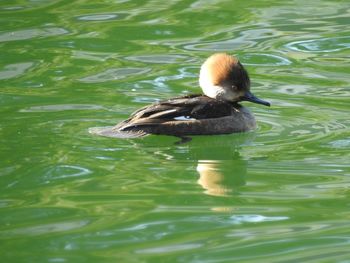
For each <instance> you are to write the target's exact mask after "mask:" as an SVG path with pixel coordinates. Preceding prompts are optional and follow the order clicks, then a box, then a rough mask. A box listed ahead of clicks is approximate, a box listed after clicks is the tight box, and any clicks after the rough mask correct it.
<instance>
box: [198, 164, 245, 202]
mask: <svg viewBox="0 0 350 263" xmlns="http://www.w3.org/2000/svg"><path fill="white" fill-rule="evenodd" d="M197 172H198V173H199V179H198V181H197V183H198V184H199V185H200V186H202V187H203V189H205V191H204V193H206V194H208V195H213V196H226V195H230V194H232V193H234V192H235V189H236V190H237V189H238V188H239V187H240V186H243V185H245V176H246V173H247V169H246V163H245V162H244V161H243V160H241V159H234V160H225V161H215V160H198V164H197Z"/></svg>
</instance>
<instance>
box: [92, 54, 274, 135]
mask: <svg viewBox="0 0 350 263" xmlns="http://www.w3.org/2000/svg"><path fill="white" fill-rule="evenodd" d="M199 83H200V86H201V88H202V90H203V93H204V95H190V96H184V97H179V98H173V99H169V100H165V101H160V102H158V103H155V104H152V105H149V106H146V107H143V108H141V109H140V110H138V111H136V112H134V113H133V114H132V115H131V116H130V117H129V118H128V119H127V120H125V121H123V122H121V123H119V124H117V125H116V126H114V127H112V128H109V129H106V130H104V131H102V132H99V134H100V135H105V136H112V137H126V138H128V137H129V138H130V137H140V136H145V135H147V134H164V135H174V136H179V137H184V136H188V135H209V134H227V133H234V132H245V131H249V130H253V129H255V128H256V122H255V118H254V116H253V115H252V114H251V113H250V111H249V110H248V109H247V108H245V107H243V106H242V105H240V104H239V103H238V102H240V101H243V100H246V101H251V102H254V103H258V104H263V105H267V106H269V105H270V104H269V103H268V102H266V101H263V100H260V99H258V98H256V97H255V96H254V95H253V94H252V93H250V80H249V76H248V73H247V71H246V70H245V69H244V67H243V66H242V65H241V63H240V62H239V61H238V59H236V58H235V57H232V56H229V55H227V54H221V53H220V54H214V55H212V56H211V57H209V58H208V59H207V60H206V62H205V63H204V64H203V65H202V67H201V72H200V80H199Z"/></svg>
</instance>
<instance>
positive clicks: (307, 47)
mask: <svg viewBox="0 0 350 263" xmlns="http://www.w3.org/2000/svg"><path fill="white" fill-rule="evenodd" d="M285 47H286V48H288V49H290V50H294V51H300V52H320V53H329V52H337V51H341V50H345V49H349V48H350V37H332V38H320V39H311V40H302V41H294V42H291V43H288V44H286V45H285Z"/></svg>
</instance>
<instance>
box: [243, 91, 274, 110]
mask: <svg viewBox="0 0 350 263" xmlns="http://www.w3.org/2000/svg"><path fill="white" fill-rule="evenodd" d="M242 100H245V101H250V102H253V103H257V104H262V105H265V106H269V107H270V105H271V104H270V102H268V101H266V100H262V99H259V98H258V97H255V95H254V94H253V93H251V92H250V91H247V92H246V93H245V94H244V96H243V98H242Z"/></svg>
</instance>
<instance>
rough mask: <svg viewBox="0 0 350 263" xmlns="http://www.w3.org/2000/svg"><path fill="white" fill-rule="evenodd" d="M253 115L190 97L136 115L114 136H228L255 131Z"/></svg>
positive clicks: (240, 108)
mask: <svg viewBox="0 0 350 263" xmlns="http://www.w3.org/2000/svg"><path fill="white" fill-rule="evenodd" d="M255 127H256V123H255V118H254V116H253V115H252V114H251V113H250V111H249V110H248V109H247V108H245V107H243V106H241V105H239V104H238V103H229V102H227V101H222V100H216V99H213V98H210V97H208V96H205V95H190V96H185V97H179V98H173V99H169V100H165V101H161V102H158V103H155V104H152V105H149V106H146V107H144V108H141V109H140V110H138V111H136V112H134V113H133V114H132V115H131V116H130V118H129V119H127V120H125V121H123V122H121V123H119V124H118V125H116V126H115V127H113V130H115V132H124V133H134V134H135V133H136V134H138V135H139V136H143V135H147V134H164V135H173V136H179V137H182V136H187V135H209V134H225V133H233V132H244V131H248V130H252V129H255Z"/></svg>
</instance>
